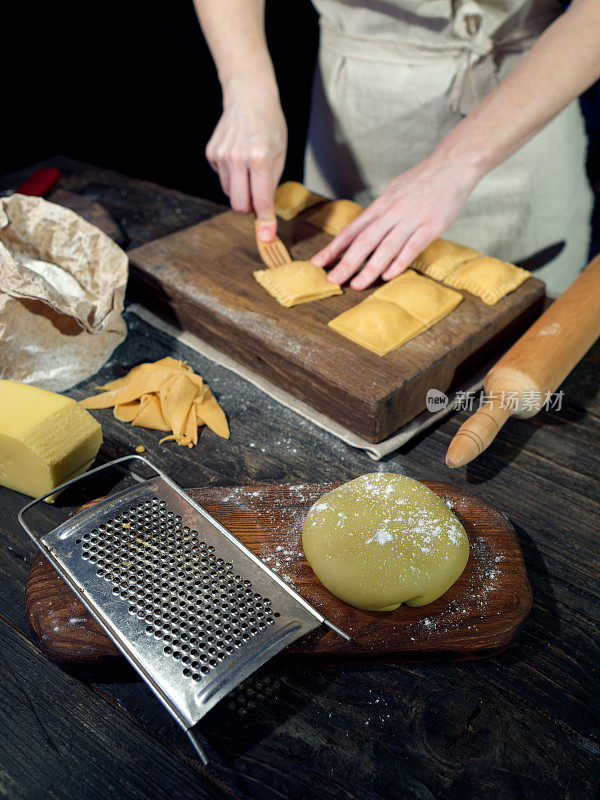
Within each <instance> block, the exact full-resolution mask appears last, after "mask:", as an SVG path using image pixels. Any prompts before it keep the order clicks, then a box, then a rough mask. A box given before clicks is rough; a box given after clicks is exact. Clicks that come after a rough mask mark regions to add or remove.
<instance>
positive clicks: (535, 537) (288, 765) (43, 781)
mask: <svg viewBox="0 0 600 800" xmlns="http://www.w3.org/2000/svg"><path fill="white" fill-rule="evenodd" d="M50 163H54V164H56V165H57V166H58V167H59V168H60V169H61V170H62V171H63V175H64V177H63V179H62V182H61V186H62V187H63V188H65V189H69V190H72V191H75V192H78V193H82V194H84V195H86V196H88V197H91V198H93V199H95V200H97V201H99V202H101V203H102V204H103V205H104V206H105V207H106V208H107V209H108V210H109V211H110V213H111V214H112V215H113V217H114V219H115V220H116V222H117V223H118V224H119V226H120V228H121V234H122V239H123V240H124V241H125V242H126V244H127V245H128V246H134V245H138V244H141V243H143V242H146V241H148V240H150V239H153V238H155V237H157V236H160V235H162V234H165V233H167V232H170V231H173V230H176V229H178V228H181V227H183V226H186V225H191V224H193V223H196V222H199V221H200V220H202V219H205V218H206V217H207V216H209V215H210V214H213V213H215V211H217V210H218V209H219V207H218V206H215V205H214V204H211V203H208V202H206V201H203V200H199V199H197V198H193V197H188V196H185V195H183V194H181V193H178V192H175V191H172V190H168V189H165V188H162V187H159V186H155V185H152V184H149V183H146V182H144V181H140V180H134V179H130V178H125V177H123V176H121V175H118V174H116V173H114V172H110V171H108V170H103V169H97V168H94V167H89V166H86V165H85V164H81V163H78V162H74V161H71V160H68V159H64V158H56V159H52V161H51V162H50ZM29 171H30V170H27V171H24V173H23V174H21V175H12V176H7V177H6V178H4V179H2V180H0V190H1V189H5V188H10V187H13V186H16V185H17V184H18V183H19V180H20V178H21V177H23V176H24V175H25V174H27V173H28V172H29ZM127 320H128V325H129V335H128V337H127V340H126V341H125V342H124V344H123V345H122V346H121V347H120V348H119V349H118V350H117V351H116V352H115V354H114V356H113V358H112V359H111V360H110V362H109V363H108V364H107V365H106V366H105V367H104V368H103V370H102V371H101V373H100V375H99V376H96V377H95V378H94V379H91V380H90V381H87V382H86V383H85V384H83V385H80V386H78V387H77V388H76V389H74V390H73V391H72V393H71V394H72V395H73V396H74V397H77V398H80V397H83V396H84V395H86V394H89V393H91V391H92V387H93V385H94V384H97V383H99V382H102V381H103V380H107V379H109V378H110V377H112V376H114V375H116V374H122V372H123V371H124V370H125V368H127V367H129V366H130V365H131V364H134V363H136V362H139V361H141V360H151V359H157V358H160V357H162V356H164V355H167V354H170V355H173V356H176V357H178V358H186V359H188V361H189V362H190V364H192V366H193V367H194V368H195V369H196V370H197V371H198V372H200V373H201V374H202V375H204V376H206V378H207V379H208V381H209V383H210V385H211V387H212V388H213V389H214V390H215V393H216V394H217V396H218V397H219V398H220V399H221V401H222V402H223V405H224V406H225V408H226V409H227V413H228V416H229V419H230V421H231V428H232V437H231V440H230V441H223V440H221V439H218V438H217V437H216V436H214V435H212V434H210V433H205V434H203V436H202V438H201V442H200V444H199V445H198V446H197V447H196V448H194V449H192V450H184V449H181V448H177V447H176V446H175V445H173V444H172V443H170V444H167V445H164V446H161V447H159V446H158V444H157V441H158V438H159V437H158V436H157V435H156V433H155V432H152V431H145V430H140V429H131V428H128V427H126V426H125V425H121V424H118V423H116V422H115V421H114V420H113V419H112V417H111V415H110V413H106V412H104V413H102V416H101V419H102V425H103V428H104V435H105V443H104V445H103V448H102V451H101V458H102V459H104V460H107V459H109V458H113V457H116V456H119V455H123V454H126V453H130V452H132V451H133V449H134V447H135V446H136V445H138V444H144V445H145V446H146V448H147V453H148V456H149V457H150V458H151V459H153V460H154V461H156V463H157V464H158V465H160V466H161V467H162V468H163V469H165V470H166V471H167V472H169V473H170V474H171V475H172V477H173V478H174V479H175V480H176V481H178V482H179V483H180V484H182V485H183V486H203V485H214V486H219V485H240V484H249V483H255V482H279V483H295V482H307V481H340V480H347V479H349V478H352V477H355V476H357V475H360V474H362V473H364V472H368V471H373V470H383V471H390V472H399V473H403V474H408V475H412V476H414V477H417V478H429V479H432V480H442V481H450V482H453V483H455V484H457V485H458V486H463V487H465V488H468V489H469V490H470V491H474V492H475V493H477V494H480V495H481V496H482V497H485V498H487V499H488V500H490V501H491V502H493V503H495V504H496V505H497V506H498V507H500V508H501V509H503V510H504V511H505V512H506V513H507V514H508V515H509V517H510V519H511V520H512V522H513V524H514V526H515V528H516V530H517V533H518V536H519V540H520V542H521V546H522V548H523V551H524V556H525V562H526V565H527V569H528V573H529V578H530V581H531V585H532V588H533V598H534V602H533V610H532V613H531V616H530V618H529V619H528V621H527V623H526V624H525V626H524V628H523V630H522V631H521V633H520V634H519V636H518V637H517V639H516V640H515V641H514V643H513V645H512V646H511V647H510V648H509V649H508V650H506V651H505V652H503V653H502V654H501V655H498V656H496V657H494V658H489V659H487V660H483V661H473V662H462V663H450V662H446V663H440V662H430V663H419V664H414V663H413V664H381V663H379V664H369V663H368V662H365V663H364V664H347V665H344V664H320V663H315V662H311V663H310V664H307V663H294V662H293V661H290V660H289V659H286V658H278V659H276V660H275V661H272V662H271V663H269V664H267V665H266V666H265V667H264V668H263V669H261V670H260V671H259V672H258V673H257V674H256V675H254V676H253V677H251V678H250V679H249V680H247V681H246V682H245V683H244V684H243V685H242V686H241V687H240V688H239V689H238V690H236V691H235V692H233V693H232V694H231V695H230V696H229V697H228V698H226V699H225V700H223V701H222V702H221V703H220V704H219V705H218V706H217V707H216V708H215V709H214V710H213V711H212V712H210V714H209V715H208V716H207V717H206V718H205V720H204V721H203V723H202V724H201V725H202V730H203V732H204V733H205V734H206V736H207V737H208V739H209V741H210V743H211V746H212V748H213V752H214V753H215V754H216V756H215V759H214V761H213V762H212V764H211V766H210V768H209V769H207V770H205V769H203V768H202V767H201V765H200V764H199V762H198V760H197V758H196V757H195V756H194V753H193V751H192V749H191V748H190V746H189V744H188V742H187V741H186V739H185V737H184V736H183V734H182V733H181V732H180V731H179V729H178V728H177V727H176V726H175V724H174V723H173V722H172V721H171V719H170V718H169V716H168V715H167V713H166V712H165V711H164V710H163V709H162V707H161V706H160V705H159V703H158V701H156V700H155V699H154V698H153V696H152V695H151V694H150V692H149V690H147V689H146V687H145V685H143V684H142V683H141V682H140V681H139V680H138V679H137V677H136V676H135V675H134V674H133V673H132V672H130V671H128V670H127V669H122V670H117V671H112V672H110V673H108V672H104V673H98V672H96V673H93V674H85V675H83V674H73V673H72V674H68V673H66V672H64V671H62V670H61V669H59V668H58V667H57V666H55V665H54V664H52V663H51V662H49V661H48V660H47V659H46V658H45V657H44V656H43V655H42V654H41V653H40V651H39V650H38V648H37V647H36V644H35V642H34V641H33V640H32V638H31V635H30V633H29V631H28V628H27V623H26V619H25V611H24V605H23V592H24V587H25V581H26V578H27V574H28V571H29V568H30V565H31V563H32V560H33V558H34V555H35V551H34V548H33V546H32V545H31V544H30V542H29V541H28V539H27V537H26V536H25V534H24V533H23V532H22V531H21V530H20V528H19V527H18V523H17V520H16V514H17V511H18V509H19V508H20V506H21V505H22V504H23V502H24V498H23V497H22V496H21V495H17V494H15V493H13V492H10V491H8V490H3V489H0V676H1V677H0V795H1V796H5V797H9V798H38V797H44V798H95V797H102V798H113V797H114V798H163V797H164V798H178V800H181V799H182V798H219V797H239V798H257V799H258V800H276V799H277V800H281V799H282V798H283V799H284V800H287V799H288V798H319V800H326V799H328V798H386V799H391V798H394V800H395V799H396V798H403V800H409V799H410V798H418V800H424V799H425V798H427V799H429V798H440V799H441V798H444V799H446V798H448V799H449V798H457V800H458V799H460V800H465V799H466V798H478V799H479V798H494V800H500V799H501V798H517V797H519V798H521V797H522V798H535V800H538V798H560V799H561V800H563V799H566V798H573V800H583V799H584V798H592V797H593V796H594V791H595V787H596V785H597V783H598V778H599V776H600V759H599V750H600V747H599V741H598V739H599V736H598V734H599V727H598V705H599V704H598V688H599V686H598V660H599V656H600V653H599V647H598V632H599V627H600V626H599V606H598V574H599V569H598V567H599V562H600V558H599V551H598V540H599V536H598V527H599V525H598V520H599V519H600V486H599V483H598V472H599V468H600V397H599V388H598V387H599V384H600V380H599V378H600V347H598V346H597V347H595V348H594V349H592V351H591V352H590V353H588V355H587V356H586V358H585V359H584V360H583V361H582V362H581V364H580V365H579V366H578V367H577V369H576V370H575V371H574V372H573V374H572V375H571V376H570V378H569V379H568V380H567V381H566V383H565V385H564V386H563V389H564V393H565V394H564V401H563V407H562V409H561V410H560V411H552V412H543V413H541V414H539V415H538V416H537V417H535V418H534V419H533V420H530V421H527V422H519V421H511V422H509V423H508V424H507V426H506V428H505V430H504V431H503V433H502V435H501V436H500V437H499V439H498V440H497V441H496V442H495V443H494V445H493V446H492V447H491V448H490V449H489V451H488V452H487V453H485V454H484V455H483V457H481V458H480V459H479V460H478V461H477V462H475V463H474V464H472V465H470V466H469V467H468V468H467V469H464V470H459V471H456V472H452V473H451V472H450V471H449V470H448V469H446V467H445V466H444V454H445V451H446V448H447V446H448V443H449V442H450V439H451V438H452V436H453V434H454V433H455V432H456V430H457V428H458V426H459V424H460V423H461V422H462V421H463V419H464V416H465V414H464V413H461V414H459V415H457V416H455V417H453V418H452V419H448V420H447V421H445V422H444V423H443V424H441V425H439V426H438V427H437V428H435V429H434V430H433V431H429V432H428V433H427V435H425V436H423V437H421V438H420V439H418V440H417V441H413V442H412V443H411V444H410V445H408V446H406V447H405V448H403V449H402V450H401V451H400V452H398V453H396V454H395V455H393V456H392V457H390V458H388V459H387V460H385V461H383V462H381V463H380V464H374V463H373V462H372V461H371V460H370V459H369V458H368V457H367V456H366V455H364V454H362V453H360V452H357V451H354V450H352V449H350V448H348V447H346V446H345V445H342V444H341V443H339V442H338V441H337V440H335V439H334V438H332V437H331V436H329V435H328V434H326V433H324V432H322V431H320V430H319V429H317V428H315V427H314V426H312V425H311V424H308V423H306V422H304V421H303V420H301V419H300V418H299V417H297V416H295V415H294V414H293V413H291V412H289V411H286V410H285V409H283V408H281V407H280V406H278V405H277V404H276V403H275V402H273V401H271V400H270V399H269V398H267V397H265V396H264V395H262V394H261V393H260V392H258V391H257V390H256V389H255V388H254V387H252V386H250V385H249V384H247V383H245V382H243V381H242V380H240V379H239V378H237V377H236V376H234V375H231V374H230V373H228V372H226V371H225V370H223V369H221V368H219V367H216V366H215V365H213V364H211V363H210V362H208V361H206V360H205V359H203V358H201V357H199V356H198V355H196V354H194V353H193V352H192V351H190V350H188V349H186V348H185V347H183V346H181V345H179V344H178V343H177V342H175V341H174V340H172V339H170V338H169V337H166V336H164V335H162V334H159V333H157V332H156V331H155V330H153V329H151V328H149V327H148V326H146V325H145V324H143V323H142V322H140V321H139V320H137V319H136V318H135V317H134V316H133V315H130V314H129V315H128V317H127ZM85 499H88V498H87V496H81V497H73V496H71V497H70V498H69V502H70V503H71V504H75V503H76V502H82V501H83V500H85Z"/></svg>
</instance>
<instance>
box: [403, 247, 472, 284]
mask: <svg viewBox="0 0 600 800" xmlns="http://www.w3.org/2000/svg"><path fill="white" fill-rule="evenodd" d="M480 256H481V253H478V252H477V250H473V248H472V247H465V246H464V245H462V244H457V243H456V242H450V241H448V240H447V239H436V240H435V241H434V242H432V243H431V244H430V245H429V246H428V247H426V248H425V250H423V252H422V253H419V255H418V256H417V257H416V258H415V260H414V261H413V263H412V264H411V265H410V266H411V267H412V268H413V269H416V270H418V271H419V272H422V273H423V274H424V275H427V276H428V277H429V278H434V279H435V280H436V281H445V280H446V278H447V277H448V275H450V274H451V273H452V272H454V270H455V269H457V268H458V267H460V266H461V265H462V264H465V263H466V262H467V261H472V260H473V259H474V258H479V257H480Z"/></svg>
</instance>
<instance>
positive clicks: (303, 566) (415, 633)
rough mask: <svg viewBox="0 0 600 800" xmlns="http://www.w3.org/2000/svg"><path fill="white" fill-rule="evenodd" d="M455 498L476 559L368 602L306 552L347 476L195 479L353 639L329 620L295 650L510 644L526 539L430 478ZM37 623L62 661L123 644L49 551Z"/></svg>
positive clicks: (521, 604) (238, 532) (40, 568)
mask: <svg viewBox="0 0 600 800" xmlns="http://www.w3.org/2000/svg"><path fill="white" fill-rule="evenodd" d="M425 483H426V485H428V486H429V487H430V488H431V489H432V490H433V491H434V492H435V493H436V494H438V495H439V496H440V497H442V498H443V499H444V500H445V501H447V502H448V503H449V504H450V505H451V507H452V509H453V510H454V513H456V514H457V516H458V517H459V519H460V521H461V522H462V524H463V525H464V527H465V530H466V531H467V534H468V536H469V542H470V546H471V550H470V557H469V561H468V563H467V567H466V569H465V571H464V572H463V574H462V575H461V577H460V578H459V579H458V581H457V582H456V583H455V584H454V585H453V586H452V587H451V588H450V589H449V590H448V591H447V592H446V593H445V594H444V595H443V596H442V597H440V598H438V599H437V600H436V601H435V602H433V603H429V604H428V605H426V606H421V607H415V608H411V607H409V606H404V605H403V606H401V607H400V608H398V609H396V610H395V611H391V612H374V611H362V610H360V609H357V608H353V607H352V606H350V605H348V604H347V603H344V602H342V601H341V600H339V599H338V598H337V597H335V596H334V595H332V594H331V593H330V592H329V591H328V590H327V589H326V588H325V587H324V586H323V585H322V584H321V582H320V581H319V580H318V579H317V577H316V575H315V574H314V572H313V571H312V569H311V568H310V566H309V564H308V562H307V561H306V558H305V557H304V554H303V552H302V544H301V536H302V523H303V521H304V518H305V516H306V514H307V512H308V509H309V508H310V507H311V506H312V504H313V503H314V502H316V501H317V500H318V499H319V497H321V496H322V495H323V494H325V492H327V491H330V490H331V489H332V488H334V487H335V486H336V485H337V484H304V485H300V486H254V487H253V486H250V487H234V488H219V489H190V490H189V493H190V495H191V496H192V497H193V499H194V500H196V501H197V502H199V503H200V504H201V505H202V506H204V507H205V508H206V509H207V510H208V511H209V513H211V514H212V515H213V516H214V517H216V519H217V520H218V521H219V522H221V523H222V524H223V525H224V526H225V527H226V528H227V529H228V530H230V531H231V532H232V533H233V534H234V535H235V536H237V537H238V539H240V540H241V541H242V542H243V543H244V544H245V545H246V546H247V547H249V548H250V549H251V550H252V551H253V552H254V553H256V555H258V556H259V557H260V558H261V559H262V560H263V561H264V562H265V563H266V564H268V565H269V566H270V567H271V568H272V569H273V570H274V571H275V572H277V573H278V574H280V575H281V577H283V578H285V579H286V580H287V581H289V583H290V584H291V585H292V586H293V587H294V588H295V589H296V590H297V591H298V592H299V593H300V594H301V595H302V597H304V598H305V599H306V600H308V602H309V603H311V604H312V605H313V606H314V607H315V608H316V609H317V610H318V611H320V612H321V614H322V615H323V616H324V617H326V618H327V619H329V620H331V621H332V622H333V623H334V624H336V625H338V626H339V627H340V628H341V629H342V630H344V631H346V632H347V633H348V634H349V635H350V636H351V640H350V641H349V642H348V641H345V640H344V639H342V638H341V637H340V636H338V635H337V634H336V633H334V632H333V631H332V630H330V629H329V628H326V627H325V626H322V627H321V628H320V629H318V630H317V631H315V632H313V633H311V634H309V635H308V636H305V637H303V638H302V639H300V640H298V641H297V642H294V643H293V644H292V645H290V646H289V647H288V648H287V650H286V653H287V654H288V655H305V656H320V657H342V658H343V657H357V658H363V659H367V660H371V659H380V660H391V661H393V660H398V659H415V658H420V659H423V658H429V657H434V656H441V655H443V656H447V657H453V658H461V659H462V658H481V657H482V656H486V655H490V654H492V653H495V652H498V651H500V650H502V649H503V648H504V647H506V646H507V645H508V644H509V642H510V640H511V639H512V637H513V636H514V634H515V633H516V631H517V630H518V629H519V627H520V626H521V624H522V623H523V621H524V619H525V618H526V616H527V614H528V613H529V610H530V607H531V590H530V588H529V584H528V581H527V575H526V573H525V567H524V565H523V557H522V554H521V548H520V547H519V544H518V542H517V539H516V536H515V534H514V531H513V529H512V527H511V525H510V523H509V522H508V520H507V519H506V517H505V516H504V515H503V514H502V513H500V511H498V510H497V509H496V508H495V507H494V506H492V505H491V504H489V503H486V502H485V501H484V500H481V499H480V498H478V497H476V496H475V495H473V494H471V493H469V492H465V491H464V490H462V489H458V488H457V487H455V486H452V485H450V484H447V483H439V482H429V481H425ZM25 606H26V609H27V616H28V620H29V624H30V627H31V629H32V630H33V631H34V633H35V634H36V636H37V638H38V641H39V643H40V648H41V649H42V651H43V652H44V653H45V654H46V655H47V656H48V657H49V658H51V659H52V660H53V661H56V662H57V663H60V664H81V665H83V664H87V665H90V664H97V663H102V662H103V661H105V660H106V659H110V658H113V657H117V656H118V655H119V651H118V650H117V648H116V647H115V646H114V645H113V643H112V641H111V640H110V639H109V638H108V637H107V636H106V634H105V633H104V632H103V630H102V628H101V627H100V626H99V625H98V623H97V622H96V621H95V620H94V619H93V617H92V616H91V615H90V613H89V612H88V611H87V609H86V608H85V606H84V605H83V604H82V603H81V602H80V601H79V600H78V599H77V597H76V596H75V595H74V594H73V592H72V591H71V590H70V588H69V587H68V586H67V584H66V583H65V582H64V581H63V580H62V578H61V577H60V576H59V575H58V573H56V571H55V570H54V569H53V568H52V567H51V565H50V564H49V563H48V561H46V559H45V558H44V557H43V556H42V555H41V554H40V555H39V556H38V558H36V560H35V562H34V564H33V567H32V570H31V573H30V576H29V580H28V581H27V587H26V591H25Z"/></svg>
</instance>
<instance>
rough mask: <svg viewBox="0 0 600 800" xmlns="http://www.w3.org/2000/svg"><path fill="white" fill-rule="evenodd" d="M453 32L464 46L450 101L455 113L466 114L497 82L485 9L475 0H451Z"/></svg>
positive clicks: (492, 47)
mask: <svg viewBox="0 0 600 800" xmlns="http://www.w3.org/2000/svg"><path fill="white" fill-rule="evenodd" d="M450 29H451V31H452V33H453V34H454V36H455V37H456V38H457V39H459V40H460V41H461V42H462V43H463V44H464V47H463V52H462V54H461V57H460V63H459V64H458V69H457V71H456V73H455V75H454V78H453V80H452V83H451V84H450V88H449V90H448V100H449V103H450V106H451V108H452V110H453V111H455V112H457V113H459V114H463V115H466V114H468V113H469V112H470V111H472V110H473V108H475V106H476V105H478V103H479V102H480V101H481V100H483V98H484V97H485V96H486V94H488V93H489V92H491V90H492V89H493V88H494V87H495V86H496V85H497V83H498V80H497V77H496V64H495V62H494V41H493V40H492V39H491V38H490V37H489V36H488V35H487V34H486V33H485V30H484V15H483V10H482V8H481V6H480V5H479V4H478V3H477V2H475V0H452V17H451V19H450Z"/></svg>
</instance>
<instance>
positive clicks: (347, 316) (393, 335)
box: [327, 297, 425, 356]
mask: <svg viewBox="0 0 600 800" xmlns="http://www.w3.org/2000/svg"><path fill="white" fill-rule="evenodd" d="M327 324H328V326H329V327H330V328H333V330H334V331H336V332H337V333H341V334H342V336H345V337H346V338H347V339H350V341H352V342H354V343H355V344H359V345H360V346H361V347H366V348H367V350H371V351H372V352H373V353H377V355H378V356H384V355H385V354H386V353H390V352H391V351H392V350H395V349H396V348H397V347H400V345H401V344H404V343H405V342H407V341H408V340H409V339H412V338H413V337H414V336H417V334H419V333H421V332H422V331H423V330H424V329H425V326H424V325H423V323H422V322H419V320H418V319H415V318H414V317H413V316H411V315H410V314H409V313H408V311H405V310H404V309H403V308H401V307H400V306H397V305H396V304H395V303H390V302H389V301H388V300H380V299H379V298H377V297H367V299H366V300H363V301H362V303H359V304H358V305H357V306H354V307H353V308H350V309H348V311H344V312H343V313H342V314H340V315H339V316H337V317H335V319H332V320H331V322H328V323H327Z"/></svg>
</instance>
